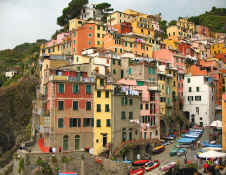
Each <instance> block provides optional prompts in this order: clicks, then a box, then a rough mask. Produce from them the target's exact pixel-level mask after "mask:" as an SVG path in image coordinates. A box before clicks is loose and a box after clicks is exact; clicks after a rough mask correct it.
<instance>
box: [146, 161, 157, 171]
mask: <svg viewBox="0 0 226 175" xmlns="http://www.w3.org/2000/svg"><path fill="white" fill-rule="evenodd" d="M159 165H160V161H159V160H154V161H150V162H148V163H146V164H145V165H144V168H145V170H146V171H151V170H152V169H155V168H157V167H158V166H159Z"/></svg>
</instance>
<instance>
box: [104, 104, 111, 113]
mask: <svg viewBox="0 0 226 175" xmlns="http://www.w3.org/2000/svg"><path fill="white" fill-rule="evenodd" d="M109 111H110V108H109V104H105V112H109Z"/></svg>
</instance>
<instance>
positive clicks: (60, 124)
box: [58, 118, 64, 128]
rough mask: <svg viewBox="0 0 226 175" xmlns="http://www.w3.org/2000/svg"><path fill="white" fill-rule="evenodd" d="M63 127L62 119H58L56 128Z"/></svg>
mask: <svg viewBox="0 0 226 175" xmlns="http://www.w3.org/2000/svg"><path fill="white" fill-rule="evenodd" d="M63 127H64V119H63V118H58V128H63Z"/></svg>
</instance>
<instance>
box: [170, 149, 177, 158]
mask: <svg viewBox="0 0 226 175" xmlns="http://www.w3.org/2000/svg"><path fill="white" fill-rule="evenodd" d="M177 150H178V148H175V147H174V148H173V149H172V150H171V151H170V156H175V155H176V154H177Z"/></svg>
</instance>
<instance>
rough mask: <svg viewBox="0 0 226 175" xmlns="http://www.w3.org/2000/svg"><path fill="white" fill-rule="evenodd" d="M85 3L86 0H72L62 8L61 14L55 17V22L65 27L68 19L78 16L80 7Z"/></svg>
mask: <svg viewBox="0 0 226 175" xmlns="http://www.w3.org/2000/svg"><path fill="white" fill-rule="evenodd" d="M87 3H88V0H72V1H71V2H70V3H69V4H68V6H67V7H66V8H64V9H63V14H62V15H61V16H60V17H58V18H57V24H58V25H59V26H61V27H64V28H65V26H67V25H68V23H69V20H70V19H73V18H76V17H79V15H80V12H81V9H82V7H83V6H84V5H85V4H87Z"/></svg>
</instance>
